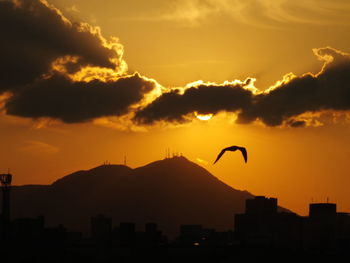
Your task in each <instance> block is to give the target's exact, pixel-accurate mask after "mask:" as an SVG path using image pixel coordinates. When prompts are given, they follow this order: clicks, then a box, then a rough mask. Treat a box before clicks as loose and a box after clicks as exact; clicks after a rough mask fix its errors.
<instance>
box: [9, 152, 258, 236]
mask: <svg viewBox="0 0 350 263" xmlns="http://www.w3.org/2000/svg"><path fill="white" fill-rule="evenodd" d="M251 197H252V195H251V194H249V193H248V192H246V191H238V190H235V189H233V188H231V187H230V186H228V185H226V184H225V183H223V182H221V181H220V180H218V179H217V178H216V177H215V176H213V175H212V174H210V173H209V172H208V171H207V170H205V169H204V168H202V167H200V166H199V165H197V164H195V163H193V162H190V161H189V160H187V159H186V158H184V157H174V158H171V159H164V160H161V161H156V162H153V163H150V164H148V165H146V166H143V167H139V168H136V169H131V168H129V167H127V166H123V165H103V166H99V167H96V168H94V169H91V170H88V171H78V172H76V173H73V174H70V175H67V176H65V177H63V178H61V179H59V180H57V181H56V182H54V183H53V184H52V185H48V186H40V187H39V186H31V187H30V186H22V187H14V188H13V191H12V207H13V208H12V217H24V216H37V215H44V216H45V218H46V221H47V223H48V224H49V225H55V224H59V223H62V224H63V225H65V226H66V227H67V228H68V229H75V230H80V231H84V232H88V231H89V227H90V218H91V216H95V215H97V214H104V215H107V216H110V217H112V218H113V222H114V224H115V225H117V224H119V222H135V223H136V224H137V225H138V226H140V227H142V226H143V224H145V223H146V222H156V223H158V224H159V227H160V228H161V229H162V230H164V231H165V232H166V234H168V235H176V234H177V233H178V229H179V225H180V224H202V225H203V226H204V227H208V228H215V229H217V230H228V229H232V228H233V219H234V214H235V213H242V212H244V206H245V200H246V199H247V198H251Z"/></svg>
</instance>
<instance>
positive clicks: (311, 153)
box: [0, 0, 350, 215]
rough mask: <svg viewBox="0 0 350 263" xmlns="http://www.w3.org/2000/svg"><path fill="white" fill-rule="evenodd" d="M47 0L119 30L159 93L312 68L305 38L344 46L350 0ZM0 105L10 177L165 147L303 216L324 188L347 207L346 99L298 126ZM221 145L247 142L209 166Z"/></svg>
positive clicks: (153, 155)
mask: <svg viewBox="0 0 350 263" xmlns="http://www.w3.org/2000/svg"><path fill="white" fill-rule="evenodd" d="M48 2H49V3H52V4H54V5H55V6H56V7H58V8H59V10H61V11H62V13H63V15H64V16H66V17H67V18H68V19H70V20H71V21H85V22H87V23H89V24H90V25H93V26H99V27H100V28H101V32H102V36H103V37H105V38H106V39H108V38H109V37H111V36H114V37H118V38H119V43H120V44H121V45H122V47H123V49H124V54H123V60H124V61H125V63H126V64H127V66H128V74H133V73H134V72H135V71H137V72H139V73H140V74H141V76H144V77H147V78H151V79H154V80H155V81H156V82H157V83H159V85H160V86H159V89H162V92H167V91H169V89H170V88H173V87H184V86H185V85H186V84H187V83H190V82H193V81H197V80H199V79H201V80H203V81H205V82H215V83H223V82H224V81H226V80H228V81H234V80H236V79H237V80H241V81H242V82H243V81H244V80H245V79H247V78H248V77H251V78H256V82H255V84H254V85H255V87H256V88H258V89H259V90H260V91H264V90H265V89H267V88H269V87H270V86H271V85H273V84H275V83H276V82H277V81H278V80H281V79H282V78H283V76H284V75H285V74H287V73H289V72H293V73H294V74H295V75H296V76H302V74H304V73H308V72H311V73H314V74H316V73H318V72H320V71H321V68H322V65H323V64H324V61H320V60H318V59H317V57H316V56H315V54H313V52H312V49H313V48H321V47H325V46H330V47H332V48H335V49H336V50H340V51H342V52H345V53H349V52H350V48H349V46H350V45H349V44H350V39H349V38H348V32H349V27H350V22H349V21H350V19H348V18H350V5H349V4H348V3H347V2H346V1H341V0H337V1H326V0H322V1H309V2H308V4H306V3H305V1H295V0H294V1H289V0H280V1H268V0H260V1H258V0H252V1H243V0H242V1H236V4H235V5H233V4H232V1H228V0H227V1H226V0H218V1H214V0H206V1H195V0H188V1H185V0H184V1H181V0H172V1H160V0H152V1H141V0H139V1H138V0H133V1H103V4H101V1H97V0H84V1H83V0H75V1H74V0H59V1H58V0H57V1H53V0H52V1H48ZM316 2H317V5H316V4H315V3H316ZM82 44H83V43H82ZM38 54H39V53H38ZM38 56H39V55H38ZM99 77H101V76H99ZM115 78H118V76H116V77H115ZM349 83H350V82H347V83H345V84H344V85H345V86H346V85H347V86H346V87H347V88H348V89H350V86H349ZM0 90H1V85H0ZM160 93H161V92H160V90H157V92H156V93H155V95H158V96H159V95H160ZM345 94H348V93H345ZM2 98H4V94H3V95H2ZM2 100H3V99H2ZM150 101H151V98H150ZM5 112H6V111H5V110H3V113H2V116H1V117H0V125H1V129H0V134H1V138H2V140H1V142H2V143H1V145H2V149H3V150H2V151H1V153H0V160H1V162H0V169H1V170H2V171H3V172H6V171H7V169H8V168H10V171H11V172H12V173H13V174H14V184H16V185H21V184H48V183H51V182H53V181H54V180H56V179H58V178H60V177H62V176H64V175H66V174H68V173H71V172H74V171H76V170H79V169H90V168H92V167H94V166H97V165H100V164H102V163H103V162H104V161H106V160H108V161H110V162H111V163H122V162H123V160H124V156H125V155H126V156H127V164H128V165H129V166H130V167H138V166H141V165H145V164H147V163H149V162H152V161H154V160H157V159H161V158H163V157H164V155H165V149H166V148H170V149H171V150H172V151H174V152H182V153H183V154H184V156H186V157H187V158H188V159H190V160H191V161H194V162H197V163H198V164H200V165H202V166H203V167H205V168H206V169H208V170H209V171H210V172H212V173H213V174H214V175H215V176H217V177H218V178H220V179H221V180H222V181H224V182H225V183H227V184H229V185H231V186H232V187H234V188H236V189H240V190H248V191H250V192H251V193H252V194H256V195H266V196H270V197H277V198H278V200H279V204H280V205H282V206H284V207H287V208H289V209H291V210H293V211H295V212H297V213H300V214H302V215H305V214H307V212H308V204H309V203H310V202H311V200H313V201H317V202H325V201H326V199H327V198H329V200H330V201H331V202H336V203H337V204H338V211H348V212H349V211H350V199H349V198H348V196H347V193H348V185H349V182H350V180H349V178H348V169H347V165H348V156H349V155H350V150H349V149H350V140H349V132H350V124H349V115H348V113H349V112H348V110H347V109H344V110H342V111H338V110H327V111H325V112H322V115H321V116H319V117H317V118H316V117H315V116H311V117H310V114H309V113H305V114H304V116H303V119H302V120H306V121H307V123H308V125H306V126H305V127H298V128H293V127H289V126H288V125H285V123H284V124H283V125H277V126H274V127H272V126H271V127H270V126H268V125H266V124H263V123H262V122H261V121H259V120H257V121H255V122H250V123H247V124H239V123H236V122H235V119H236V118H237V113H232V112H231V113H229V112H225V111H220V113H218V114H216V115H215V116H214V117H213V118H211V119H210V120H207V121H200V120H197V119H195V118H194V119H193V120H192V121H190V122H188V123H184V124H178V123H172V122H165V123H162V124H159V123H155V124H151V125H141V124H137V123H134V122H133V121H132V120H130V118H128V117H127V116H126V115H121V116H117V117H113V116H109V117H103V118H97V119H92V120H91V119H90V120H88V121H84V122H75V123H63V122H62V121H59V120H57V119H56V120H55V119H52V118H44V119H42V118H39V119H35V118H34V119H31V118H23V115H22V117H20V116H12V115H8V114H6V113H5ZM316 113H319V111H316ZM308 114H309V115H308ZM17 115H18V114H17ZM230 145H242V146H246V148H247V149H248V156H249V159H248V163H247V164H244V163H243V160H242V158H241V156H239V154H236V153H232V154H227V155H225V156H223V158H222V159H221V160H220V162H218V163H217V164H215V166H213V165H212V162H213V161H214V159H215V157H216V155H217V153H218V151H219V150H220V149H221V148H222V147H226V146H230Z"/></svg>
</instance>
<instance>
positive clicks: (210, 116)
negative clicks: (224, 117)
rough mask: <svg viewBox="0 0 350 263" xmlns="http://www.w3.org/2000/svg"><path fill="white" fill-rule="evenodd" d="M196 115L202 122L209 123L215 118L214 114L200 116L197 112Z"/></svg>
mask: <svg viewBox="0 0 350 263" xmlns="http://www.w3.org/2000/svg"><path fill="white" fill-rule="evenodd" d="M194 115H195V116H196V117H197V119H199V120H201V121H208V120H210V119H211V118H212V117H213V114H212V113H209V114H198V113H197V112H195V113H194Z"/></svg>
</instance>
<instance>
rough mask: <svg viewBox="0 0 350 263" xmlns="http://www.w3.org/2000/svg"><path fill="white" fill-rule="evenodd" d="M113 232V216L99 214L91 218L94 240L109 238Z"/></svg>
mask: <svg viewBox="0 0 350 263" xmlns="http://www.w3.org/2000/svg"><path fill="white" fill-rule="evenodd" d="M111 233H112V218H109V217H105V216H103V215H98V216H96V217H92V218H91V237H92V238H93V239H94V240H99V241H101V240H108V239H109V238H110V237H111Z"/></svg>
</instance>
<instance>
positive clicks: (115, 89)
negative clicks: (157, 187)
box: [5, 74, 155, 123]
mask: <svg viewBox="0 0 350 263" xmlns="http://www.w3.org/2000/svg"><path fill="white" fill-rule="evenodd" d="M154 85H155V83H154V82H153V81H148V80H145V79H144V78H142V77H141V76H140V75H139V74H135V75H133V76H130V77H124V78H119V79H118V80H116V81H109V82H102V81H100V80H93V81H90V82H82V81H72V80H71V79H70V78H68V77H67V76H65V75H63V74H56V75H53V76H52V77H50V78H48V79H41V80H38V81H36V82H35V83H34V84H31V85H28V86H27V87H25V88H23V89H21V90H20V91H19V92H17V91H16V92H15V93H14V95H13V96H12V97H11V98H10V99H9V100H8V101H7V102H6V104H5V108H6V112H7V114H10V115H16V116H21V117H30V118H40V117H49V118H54V119H59V120H62V121H63V122H66V123H76V122H84V121H88V120H91V119H94V118H97V117H103V116H119V115H122V114H125V113H127V112H128V109H129V106H130V105H132V104H134V103H137V102H139V101H140V100H141V99H142V98H143V97H144V94H145V93H147V92H149V91H151V90H152V89H153V88H154Z"/></svg>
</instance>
